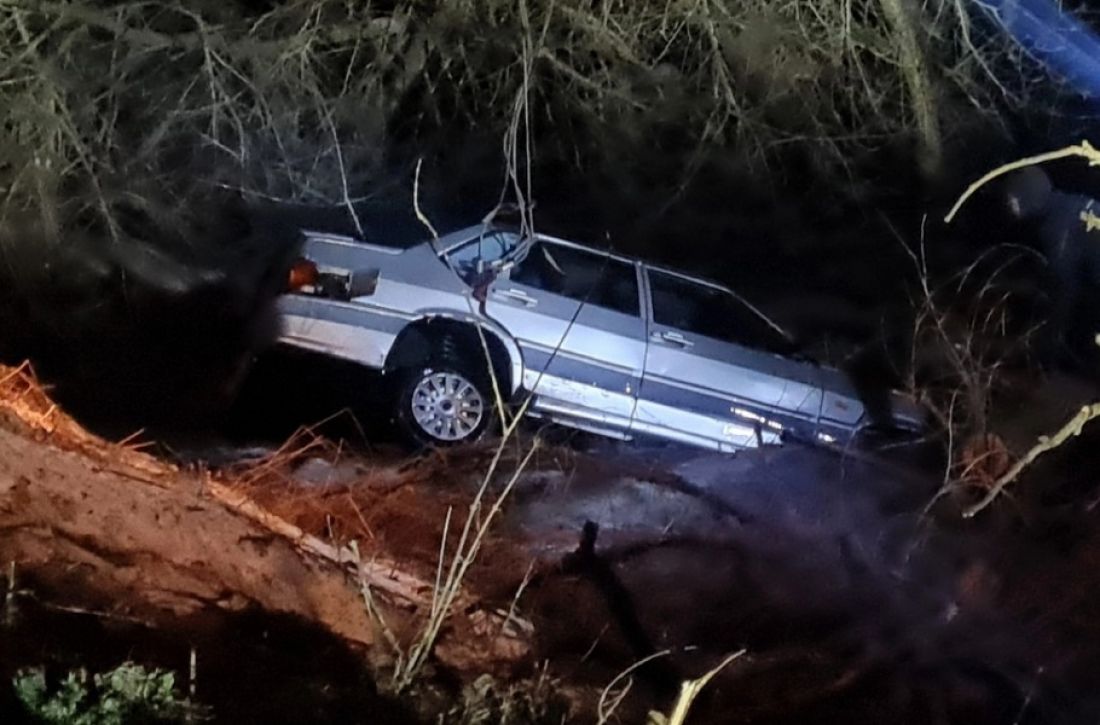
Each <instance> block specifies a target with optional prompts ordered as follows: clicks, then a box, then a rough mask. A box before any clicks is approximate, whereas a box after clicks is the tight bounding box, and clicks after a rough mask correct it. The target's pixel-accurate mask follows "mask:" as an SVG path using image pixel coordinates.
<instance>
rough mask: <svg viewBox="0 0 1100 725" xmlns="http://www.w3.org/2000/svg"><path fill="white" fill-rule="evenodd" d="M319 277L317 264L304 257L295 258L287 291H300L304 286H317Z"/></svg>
mask: <svg viewBox="0 0 1100 725" xmlns="http://www.w3.org/2000/svg"><path fill="white" fill-rule="evenodd" d="M318 277H319V276H318V274H317V265H316V264H314V263H313V262H311V261H309V260H308V259H304V258H303V259H298V260H295V262H294V264H293V265H292V266H291V268H290V274H289V275H288V277H287V291H288V292H298V291H299V290H301V289H302V288H303V287H315V286H316V285H317V280H318Z"/></svg>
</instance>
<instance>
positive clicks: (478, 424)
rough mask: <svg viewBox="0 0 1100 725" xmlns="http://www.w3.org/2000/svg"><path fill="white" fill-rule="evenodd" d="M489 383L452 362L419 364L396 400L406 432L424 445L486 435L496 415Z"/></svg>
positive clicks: (451, 442) (410, 374)
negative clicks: (423, 365)
mask: <svg viewBox="0 0 1100 725" xmlns="http://www.w3.org/2000/svg"><path fill="white" fill-rule="evenodd" d="M491 395H492V394H491V392H490V386H489V385H487V384H486V383H485V382H484V381H482V380H481V379H480V377H479V376H477V375H474V374H471V373H470V372H468V371H466V370H463V369H462V366H459V365H455V364H453V363H449V362H442V363H439V364H433V365H428V366H426V367H424V368H416V369H413V370H412V371H410V373H409V374H408V375H407V376H406V378H405V380H404V383H403V384H402V387H401V393H400V395H399V396H398V401H397V420H398V422H399V423H400V425H401V427H402V429H403V430H404V432H405V433H406V434H407V435H408V436H409V437H410V438H412V439H413V440H414V441H416V442H417V443H420V444H423V445H455V444H458V443H468V442H472V441H476V440H477V439H479V438H480V437H481V436H482V435H484V433H485V431H486V429H487V428H488V427H489V423H490V420H491V419H492V415H493V406H492V402H491V401H492V397H491Z"/></svg>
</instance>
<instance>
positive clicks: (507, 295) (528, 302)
mask: <svg viewBox="0 0 1100 725" xmlns="http://www.w3.org/2000/svg"><path fill="white" fill-rule="evenodd" d="M493 297H494V298H495V299H498V300H503V301H505V302H518V303H519V304H521V305H523V306H524V307H534V306H535V305H537V304H538V303H539V301H538V300H536V299H535V298H534V297H532V296H531V295H529V294H527V293H526V292H524V291H523V290H520V289H506V290H494V291H493Z"/></svg>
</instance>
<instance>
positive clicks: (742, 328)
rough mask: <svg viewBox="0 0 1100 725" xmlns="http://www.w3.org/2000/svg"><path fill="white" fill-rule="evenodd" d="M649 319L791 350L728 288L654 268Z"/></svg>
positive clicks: (748, 344) (699, 332)
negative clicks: (727, 289)
mask: <svg viewBox="0 0 1100 725" xmlns="http://www.w3.org/2000/svg"><path fill="white" fill-rule="evenodd" d="M649 286H650V289H651V294H652V297H653V321H654V322H656V323H657V324H658V325H665V326H667V327H674V328H676V329H677V330H683V331H684V332H690V333H694V334H696V335H705V336H706V337H712V338H714V339H715V340H721V341H723V342H732V343H734V344H736V345H744V346H745V347H753V348H758V349H762V350H768V351H770V352H776V353H789V352H791V348H792V343H791V341H790V340H788V339H787V338H786V337H784V336H783V335H782V334H780V333H779V331H778V330H776V329H775V328H774V327H772V326H771V325H770V324H768V322H767V321H766V320H765V319H764V318H763V317H761V316H760V315H759V314H757V313H756V312H755V311H753V309H752V308H751V307H749V306H748V305H746V304H745V303H744V302H742V301H741V300H739V299H738V298H737V297H735V296H734V295H732V294H730V293H729V292H727V291H725V290H722V289H717V288H715V287H709V286H707V285H702V284H698V283H695V282H691V281H689V280H686V279H683V278H682V277H677V276H675V275H671V274H665V273H663V272H658V271H656V270H650V272H649Z"/></svg>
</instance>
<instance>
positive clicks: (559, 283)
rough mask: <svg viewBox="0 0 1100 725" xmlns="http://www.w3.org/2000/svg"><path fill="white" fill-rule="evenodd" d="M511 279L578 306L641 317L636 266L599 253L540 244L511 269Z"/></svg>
mask: <svg viewBox="0 0 1100 725" xmlns="http://www.w3.org/2000/svg"><path fill="white" fill-rule="evenodd" d="M510 279H511V280H512V281H513V282H517V283H519V284H524V285H527V286H529V287H534V288H536V289H541V290H545V291H547V292H552V293H554V294H558V295H562V296H563V297H568V298H570V299H574V300H577V301H578V302H585V303H586V304H592V305H596V306H597V307H604V308H607V309H609V310H614V311H615V312H621V313H623V314H626V315H632V316H634V317H638V316H640V315H641V310H640V303H639V299H638V275H637V272H635V268H634V265H632V264H629V263H627V262H623V261H621V260H618V259H614V258H612V257H608V256H606V255H603V254H599V253H596V252H589V251H587V250H584V249H577V248H576V247H567V246H564V245H561V244H553V243H550V242H545V241H538V242H536V243H535V244H534V245H532V246H531V249H530V250H529V251H528V252H527V255H526V256H525V257H524V258H523V260H522V261H521V262H519V263H517V264H516V266H515V267H514V268H513V269H512V272H511V275H510Z"/></svg>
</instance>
